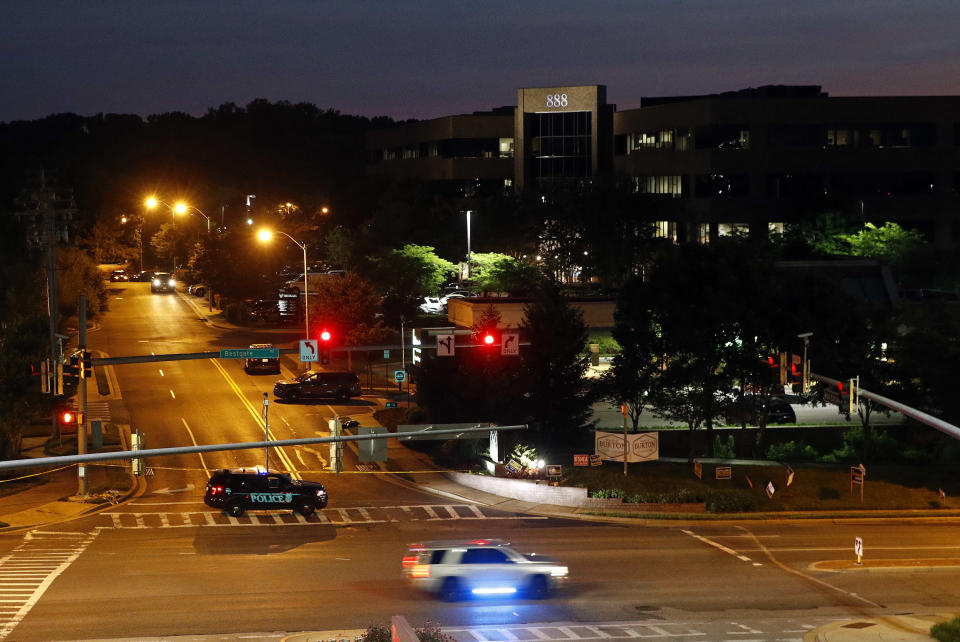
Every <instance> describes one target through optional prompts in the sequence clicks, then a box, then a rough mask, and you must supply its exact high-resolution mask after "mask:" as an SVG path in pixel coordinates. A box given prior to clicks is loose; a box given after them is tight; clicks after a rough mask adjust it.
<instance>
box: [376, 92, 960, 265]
mask: <svg viewBox="0 0 960 642" xmlns="http://www.w3.org/2000/svg"><path fill="white" fill-rule="evenodd" d="M367 146H368V151H369V152H370V154H371V160H372V161H373V162H372V165H371V171H373V172H376V173H381V174H384V175H388V176H393V177H395V178H405V179H415V180H421V181H433V182H436V183H437V185H438V188H439V187H444V188H445V189H447V190H448V191H449V192H450V193H452V194H453V195H460V196H465V195H466V196H469V195H470V192H471V191H474V192H476V191H480V192H482V191H485V190H486V191H489V190H503V189H507V190H512V189H531V188H533V189H536V188H537V187H538V186H541V185H544V184H548V183H550V182H552V181H557V180H581V181H582V180H590V179H591V178H594V177H598V176H617V177H621V178H623V179H625V180H628V181H630V182H631V183H632V184H633V186H634V188H635V189H636V190H637V191H638V192H639V193H641V194H644V195H647V196H649V197H650V199H651V200H655V201H657V207H656V211H658V212H662V214H661V215H660V216H661V217H662V218H663V219H664V220H662V221H658V222H657V233H658V235H660V236H664V237H668V238H672V239H674V240H675V241H678V242H680V241H686V242H696V241H699V242H708V241H709V240H710V239H711V238H716V237H718V236H721V235H724V234H732V233H749V234H751V235H766V234H768V233H770V232H771V231H772V232H777V231H780V230H781V229H782V228H783V226H784V225H785V224H788V223H792V222H797V221H800V220H805V219H809V218H811V217H813V216H815V215H817V214H819V213H823V212H839V213H843V214H845V215H847V216H852V217H859V218H860V219H861V220H863V221H864V222H876V223H882V222H885V221H894V222H897V223H899V224H901V225H902V226H904V227H907V228H910V229H916V230H919V231H921V232H923V233H924V234H925V235H926V236H927V237H928V238H929V239H930V240H931V241H932V242H933V243H934V244H935V245H936V246H938V247H941V248H948V247H954V246H956V245H957V244H958V243H960V196H958V193H960V96H896V97H830V96H829V95H828V94H826V93H825V92H823V91H821V88H820V87H818V86H766V87H760V88H756V89H746V90H741V91H734V92H727V93H723V94H713V95H705V96H675V97H660V98H643V99H642V100H641V105H640V107H638V108H635V109H627V110H623V111H617V109H616V106H615V105H612V104H609V103H607V102H606V88H605V87H604V86H603V85H591V86H577V87H545V88H534V89H531V88H526V89H520V90H519V91H518V95H517V106H516V107H501V108H498V109H496V110H493V111H491V112H476V113H474V114H472V115H466V116H446V117H443V118H438V119H434V120H429V121H423V122H417V123H406V124H402V125H398V126H396V127H393V128H390V129H386V130H381V131H377V132H372V133H371V134H370V136H369V137H368V139H367Z"/></svg>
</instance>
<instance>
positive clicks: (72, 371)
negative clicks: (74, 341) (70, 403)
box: [63, 353, 80, 386]
mask: <svg viewBox="0 0 960 642" xmlns="http://www.w3.org/2000/svg"><path fill="white" fill-rule="evenodd" d="M79 382H80V354H79V353H77V354H73V355H71V356H70V358H69V360H68V361H67V363H66V364H64V367H63V383H64V386H76V385H77V384H78V383H79Z"/></svg>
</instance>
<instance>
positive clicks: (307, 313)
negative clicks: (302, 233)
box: [257, 228, 310, 339]
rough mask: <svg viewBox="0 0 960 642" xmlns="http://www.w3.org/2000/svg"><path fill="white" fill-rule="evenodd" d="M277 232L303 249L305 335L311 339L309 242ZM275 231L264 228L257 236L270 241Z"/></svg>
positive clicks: (263, 241)
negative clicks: (308, 274) (308, 280)
mask: <svg viewBox="0 0 960 642" xmlns="http://www.w3.org/2000/svg"><path fill="white" fill-rule="evenodd" d="M276 233H277V234H283V235H284V236H286V237H287V238H288V239H290V240H291V241H293V244H294V245H296V246H297V247H299V248H300V249H301V250H303V336H304V338H305V339H310V298H309V297H310V295H309V293H308V283H307V244H306V243H301V242H300V241H298V240H297V239H295V238H293V237H292V236H290V235H289V234H287V233H286V232H283V231H281V230H277V232H276ZM273 234H274V233H273V232H272V231H270V230H268V229H266V228H264V229H262V230H260V231H259V232H257V238H258V239H259V240H260V242H261V243H269V242H270V240H271V239H272V238H273Z"/></svg>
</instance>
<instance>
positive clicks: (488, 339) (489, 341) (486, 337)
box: [483, 332, 497, 346]
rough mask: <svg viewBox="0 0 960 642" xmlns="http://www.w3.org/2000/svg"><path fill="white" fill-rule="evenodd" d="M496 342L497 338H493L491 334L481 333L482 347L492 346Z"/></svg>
mask: <svg viewBox="0 0 960 642" xmlns="http://www.w3.org/2000/svg"><path fill="white" fill-rule="evenodd" d="M496 342H497V338H496V337H495V336H493V333H492V332H484V333H483V345H487V346H492V345H493V344H494V343H496Z"/></svg>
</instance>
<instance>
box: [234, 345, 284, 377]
mask: <svg viewBox="0 0 960 642" xmlns="http://www.w3.org/2000/svg"><path fill="white" fill-rule="evenodd" d="M250 347H251V348H272V347H273V344H272V343H252V344H250ZM243 371H244V372H246V373H247V374H253V373H255V372H266V373H268V374H280V359H273V358H270V357H266V358H256V359H244V360H243Z"/></svg>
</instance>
